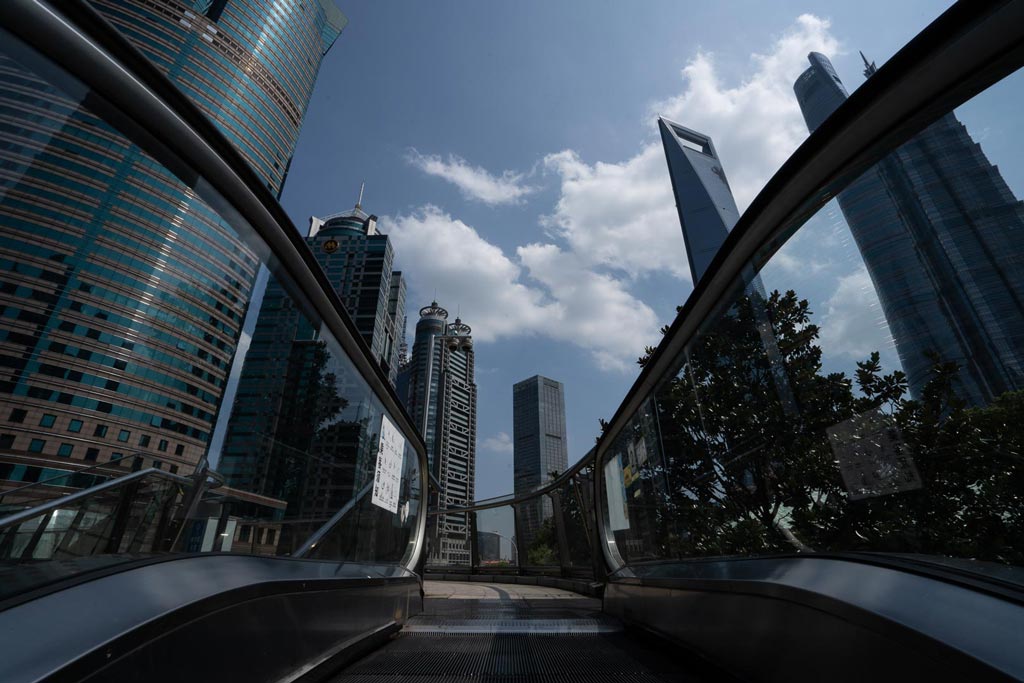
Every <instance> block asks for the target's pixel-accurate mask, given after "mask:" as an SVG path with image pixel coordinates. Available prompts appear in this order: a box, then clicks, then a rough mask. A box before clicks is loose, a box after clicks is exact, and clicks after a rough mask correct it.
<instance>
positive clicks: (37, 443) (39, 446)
mask: <svg viewBox="0 0 1024 683" xmlns="http://www.w3.org/2000/svg"><path fill="white" fill-rule="evenodd" d="M45 445H46V442H45V441H43V440H42V439H32V441H31V442H30V443H29V445H28V452H29V453H42V452H43V447H44V446H45Z"/></svg>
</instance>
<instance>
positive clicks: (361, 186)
mask: <svg viewBox="0 0 1024 683" xmlns="http://www.w3.org/2000/svg"><path fill="white" fill-rule="evenodd" d="M365 188H366V181H365V180H364V181H363V182H361V183H359V199H357V200H356V208H357V209H361V208H363V190H364V189H365Z"/></svg>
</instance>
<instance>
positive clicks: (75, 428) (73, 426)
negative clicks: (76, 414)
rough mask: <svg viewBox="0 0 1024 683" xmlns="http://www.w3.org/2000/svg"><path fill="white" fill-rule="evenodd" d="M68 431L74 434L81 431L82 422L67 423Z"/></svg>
mask: <svg viewBox="0 0 1024 683" xmlns="http://www.w3.org/2000/svg"><path fill="white" fill-rule="evenodd" d="M68 431H69V432H74V433H75V434H77V433H78V432H80V431H82V421H81V420H72V421H71V422H68Z"/></svg>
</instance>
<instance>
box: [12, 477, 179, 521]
mask: <svg viewBox="0 0 1024 683" xmlns="http://www.w3.org/2000/svg"><path fill="white" fill-rule="evenodd" d="M146 477H154V478H157V479H166V480H168V481H172V482H175V483H178V484H182V485H186V486H188V485H191V484H192V483H193V481H192V480H191V479H189V478H188V477H183V476H181V475H179V474H171V473H170V472H165V471H164V470H158V469H156V468H155V467H150V468H147V469H144V470H139V471H138V472H132V473H131V474H128V475H125V476H123V477H118V478H116V479H111V480H110V481H105V482H103V483H102V484H97V485H96V486H93V487H90V488H87V489H82V490H81V491H77V492H75V493H72V494H69V495H66V496H60V497H58V498H54V499H53V500H48V501H46V502H45V503H42V504H40V505H36V506H35V507H31V508H28V509H26V510H21V511H19V512H16V513H14V514H13V515H8V516H6V517H3V518H0V531H4V530H5V529H8V528H10V527H12V526H17V525H19V524H21V523H23V522H25V521H27V520H29V519H33V518H35V517H38V516H40V515H43V514H46V513H47V512H50V511H52V510H56V509H58V508H63V507H68V506H69V505H73V504H75V503H77V502H79V501H82V500H87V499H89V498H92V497H93V496H96V495H98V494H100V493H104V492H106V491H110V490H112V489H117V488H120V487H122V486H127V485H128V484H131V483H133V482H137V481H139V480H141V479H145V478H146Z"/></svg>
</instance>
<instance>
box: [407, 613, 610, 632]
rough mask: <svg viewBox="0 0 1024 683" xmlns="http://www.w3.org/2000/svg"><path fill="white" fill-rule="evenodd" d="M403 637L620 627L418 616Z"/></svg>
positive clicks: (586, 621) (595, 620)
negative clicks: (424, 634)
mask: <svg viewBox="0 0 1024 683" xmlns="http://www.w3.org/2000/svg"><path fill="white" fill-rule="evenodd" d="M404 630H405V631H406V632H407V633H502V634H507V633H548V634H567V635H580V634H585V633H617V632H619V631H621V630H622V625H621V624H620V623H619V622H617V621H615V620H614V619H609V618H607V617H600V616H596V617H585V618H551V619H516V618H511V619H502V618H500V617H498V618H490V619H489V618H479V619H476V618H471V619H458V618H449V617H430V616H420V617H417V618H416V619H413V620H412V621H411V622H409V624H408V625H406V627H405V629H404Z"/></svg>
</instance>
